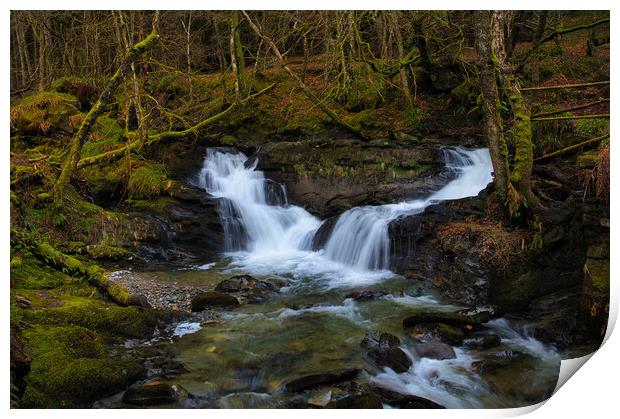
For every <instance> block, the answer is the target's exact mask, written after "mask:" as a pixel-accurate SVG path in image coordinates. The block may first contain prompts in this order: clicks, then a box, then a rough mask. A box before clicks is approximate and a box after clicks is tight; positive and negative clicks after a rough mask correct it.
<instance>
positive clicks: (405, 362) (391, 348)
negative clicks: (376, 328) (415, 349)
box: [360, 332, 412, 373]
mask: <svg viewBox="0 0 620 419" xmlns="http://www.w3.org/2000/svg"><path fill="white" fill-rule="evenodd" d="M398 345H400V339H398V337H396V336H394V335H392V334H390V333H381V334H380V335H379V336H377V333H375V332H369V333H366V336H365V337H364V339H362V342H361V343H360V346H361V347H362V348H365V349H366V357H367V358H369V359H370V361H371V362H372V363H373V364H375V365H376V366H377V367H380V368H383V367H388V368H391V369H392V370H394V371H395V372H397V373H402V372H405V371H407V370H408V369H409V367H410V366H411V364H412V362H411V359H409V357H408V356H407V354H406V353H405V352H404V351H403V350H402V349H400V348H399V347H398Z"/></svg>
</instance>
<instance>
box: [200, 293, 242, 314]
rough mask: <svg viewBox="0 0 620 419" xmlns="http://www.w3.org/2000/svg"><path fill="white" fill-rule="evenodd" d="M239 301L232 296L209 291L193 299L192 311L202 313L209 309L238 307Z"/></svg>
mask: <svg viewBox="0 0 620 419" xmlns="http://www.w3.org/2000/svg"><path fill="white" fill-rule="evenodd" d="M239 305H240V304H239V300H237V299H236V298H235V297H233V296H232V295H228V294H224V293H222V292H218V291H208V292H203V293H200V294H198V295H196V296H195V297H194V298H192V311H202V310H204V309H206V308H209V307H238V306H239Z"/></svg>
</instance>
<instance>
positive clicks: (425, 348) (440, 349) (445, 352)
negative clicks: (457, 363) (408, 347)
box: [414, 341, 456, 359]
mask: <svg viewBox="0 0 620 419" xmlns="http://www.w3.org/2000/svg"><path fill="white" fill-rule="evenodd" d="M414 349H415V352H416V353H417V354H418V356H420V357H421V358H430V359H454V358H456V354H455V353H454V349H453V348H452V346H450V345H447V344H445V343H441V342H437V341H431V342H426V343H418V344H416V345H414Z"/></svg>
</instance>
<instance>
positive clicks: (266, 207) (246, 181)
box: [198, 147, 492, 271]
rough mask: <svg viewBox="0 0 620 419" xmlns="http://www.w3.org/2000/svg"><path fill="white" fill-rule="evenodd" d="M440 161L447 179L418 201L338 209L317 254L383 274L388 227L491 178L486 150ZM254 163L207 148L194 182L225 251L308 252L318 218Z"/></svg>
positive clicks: (453, 152) (447, 154)
mask: <svg viewBox="0 0 620 419" xmlns="http://www.w3.org/2000/svg"><path fill="white" fill-rule="evenodd" d="M443 159H444V164H445V171H447V172H448V173H450V174H451V176H452V177H453V178H454V179H453V180H452V181H450V182H448V183H447V184H446V185H445V186H444V187H443V188H441V189H440V190H438V191H437V192H435V193H433V194H431V195H430V196H429V197H427V198H425V199H419V200H412V201H405V202H401V203H396V204H387V205H379V206H363V207H356V208H352V209H350V210H348V211H346V212H344V213H343V214H342V215H341V216H340V217H339V218H338V221H337V222H336V225H335V226H334V228H333V230H332V232H331V235H330V237H329V238H328V240H327V243H326V245H325V248H324V250H323V251H322V252H324V257H326V258H327V259H329V261H330V262H337V263H340V264H342V265H344V266H347V267H350V268H353V269H355V270H358V271H368V270H387V269H388V268H389V255H390V240H389V236H388V226H389V224H390V222H392V221H393V220H395V219H396V218H398V217H402V216H405V215H411V214H417V213H420V212H422V211H424V209H425V208H426V207H428V206H429V205H431V204H433V203H435V202H437V201H441V200H451V199H460V198H465V197H469V196H475V195H477V194H478V193H479V192H480V191H481V190H482V189H484V188H485V187H486V186H487V185H488V184H489V182H491V180H492V175H491V174H492V165H491V158H490V156H489V152H488V150H487V149H477V150H467V149H463V148H460V147H453V148H446V149H443ZM257 163H258V161H257V160H253V161H252V160H248V158H247V157H246V156H245V155H244V154H242V153H231V152H227V151H222V150H218V149H208V150H207V155H206V157H205V160H204V164H203V167H202V170H201V171H200V174H199V176H198V185H199V186H200V187H202V188H204V189H205V191H207V192H208V193H210V194H211V195H212V196H214V197H216V198H220V203H219V209H218V210H219V215H220V218H221V220H222V224H223V227H224V234H225V250H226V251H227V252H238V251H243V252H247V253H248V254H250V255H253V256H265V255H269V256H273V255H279V256H283V257H286V256H287V255H291V254H292V253H296V254H298V253H299V252H306V253H311V252H310V248H311V243H312V238H313V236H314V234H315V233H316V231H317V230H318V228H319V227H320V225H321V220H319V219H318V218H316V217H314V216H313V215H311V214H310V213H309V212H307V211H306V210H304V209H303V208H301V207H298V206H295V205H290V204H288V198H287V196H286V189H285V188H284V187H283V186H282V185H279V184H277V183H276V182H273V181H272V180H269V179H266V178H265V176H264V174H263V172H262V171H259V170H256V165H257ZM289 262H291V261H290V260H289ZM289 266H290V263H289Z"/></svg>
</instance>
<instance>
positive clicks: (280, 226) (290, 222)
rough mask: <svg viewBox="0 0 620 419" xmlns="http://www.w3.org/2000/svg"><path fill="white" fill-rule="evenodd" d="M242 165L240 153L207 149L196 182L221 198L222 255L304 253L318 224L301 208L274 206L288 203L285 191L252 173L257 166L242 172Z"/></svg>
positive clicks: (243, 163) (314, 218)
mask: <svg viewBox="0 0 620 419" xmlns="http://www.w3.org/2000/svg"><path fill="white" fill-rule="evenodd" d="M247 160H248V159H247V157H246V156H245V155H243V154H241V153H239V154H233V153H228V152H223V151H220V150H212V149H209V150H207V156H206V158H205V160H204V164H203V167H202V170H201V171H200V174H199V176H198V185H199V186H201V187H202V188H204V189H205V190H206V191H207V192H209V193H210V194H211V195H213V196H215V197H218V198H223V199H222V200H221V201H220V206H219V213H220V218H221V219H222V222H223V225H224V236H225V240H226V243H225V246H226V250H227V251H238V250H246V251H248V252H251V253H258V254H269V253H274V252H275V253H277V252H283V251H287V250H303V249H307V248H309V247H310V244H311V242H312V236H313V234H314V232H315V231H316V230H317V229H318V227H319V226H320V225H321V221H320V220H319V219H318V218H316V217H314V216H312V215H311V214H310V213H309V212H308V211H306V210H304V209H303V208H301V207H297V206H294V205H286V206H282V205H278V204H285V203H286V202H287V199H286V191H285V190H284V189H283V188H280V187H279V185H278V188H274V184H273V182H270V181H269V180H268V179H265V176H264V174H263V172H261V171H258V170H255V169H256V164H257V162H256V161H255V162H254V163H253V164H251V165H249V166H248V167H245V163H246V162H247ZM268 198H271V199H268ZM273 204H275V205H273Z"/></svg>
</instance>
